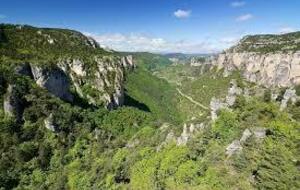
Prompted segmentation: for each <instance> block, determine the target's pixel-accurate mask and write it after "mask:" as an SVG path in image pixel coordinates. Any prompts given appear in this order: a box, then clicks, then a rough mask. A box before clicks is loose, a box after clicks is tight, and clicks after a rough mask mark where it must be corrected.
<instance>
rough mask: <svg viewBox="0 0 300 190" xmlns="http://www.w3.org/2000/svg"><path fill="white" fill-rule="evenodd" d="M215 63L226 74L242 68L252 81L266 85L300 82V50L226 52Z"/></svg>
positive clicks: (284, 84)
mask: <svg viewBox="0 0 300 190" xmlns="http://www.w3.org/2000/svg"><path fill="white" fill-rule="evenodd" d="M214 64H215V65H217V67H218V68H219V69H224V76H228V74H230V73H231V72H232V71H234V70H240V71H241V72H242V74H243V76H244V77H245V79H247V80H248V81H250V82H254V83H257V84H260V85H263V86H266V87H272V86H274V87H290V86H293V85H296V84H299V83H300V51H298V52H290V53H280V52H277V53H276V52H275V53H267V54H262V53H256V52H237V53H236V52H225V53H223V54H220V55H218V56H217V57H216V59H215V61H214Z"/></svg>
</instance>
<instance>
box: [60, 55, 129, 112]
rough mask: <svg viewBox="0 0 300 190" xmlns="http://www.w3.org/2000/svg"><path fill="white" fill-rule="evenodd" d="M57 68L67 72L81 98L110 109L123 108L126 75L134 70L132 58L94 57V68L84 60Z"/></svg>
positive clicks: (64, 62) (64, 63)
mask: <svg viewBox="0 0 300 190" xmlns="http://www.w3.org/2000/svg"><path fill="white" fill-rule="evenodd" d="M58 66H59V67H60V68H61V69H62V70H63V71H64V72H65V73H68V75H69V77H70V80H71V81H72V84H73V85H74V87H75V89H76V92H77V93H78V94H79V95H80V96H81V97H82V98H85V99H87V100H88V102H89V103H90V104H92V105H95V106H97V105H102V104H104V105H105V106H106V107H107V108H108V109H113V108H115V107H118V106H121V105H123V103H124V87H123V85H124V84H123V83H124V79H125V78H124V77H125V72H126V70H132V69H134V68H135V65H134V62H133V58H132V56H126V57H109V56H108V57H95V59H94V65H93V66H92V67H89V66H87V64H85V63H84V62H82V61H81V60H68V61H62V62H61V63H59V64H58Z"/></svg>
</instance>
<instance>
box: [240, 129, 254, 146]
mask: <svg viewBox="0 0 300 190" xmlns="http://www.w3.org/2000/svg"><path fill="white" fill-rule="evenodd" d="M251 135H252V133H251V131H250V130H249V129H245V131H244V132H243V135H242V137H241V139H240V142H241V143H244V142H246V141H247V139H248V138H249V137H251Z"/></svg>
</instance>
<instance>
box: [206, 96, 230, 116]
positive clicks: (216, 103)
mask: <svg viewBox="0 0 300 190" xmlns="http://www.w3.org/2000/svg"><path fill="white" fill-rule="evenodd" d="M227 107H228V106H227V104H226V103H224V102H222V101H221V100H219V99H217V98H215V97H213V98H212V99H211V101H210V114H211V119H212V120H213V121H215V120H216V119H217V118H218V111H219V110H221V109H224V108H227Z"/></svg>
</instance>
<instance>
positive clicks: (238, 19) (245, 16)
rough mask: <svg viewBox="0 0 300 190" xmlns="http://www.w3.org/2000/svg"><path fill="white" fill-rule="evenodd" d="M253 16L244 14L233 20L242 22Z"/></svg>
mask: <svg viewBox="0 0 300 190" xmlns="http://www.w3.org/2000/svg"><path fill="white" fill-rule="evenodd" d="M253 17H254V16H253V15H252V14H244V15H241V16H239V17H237V18H236V19H235V20H236V21H238V22H243V21H247V20H250V19H252V18H253Z"/></svg>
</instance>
